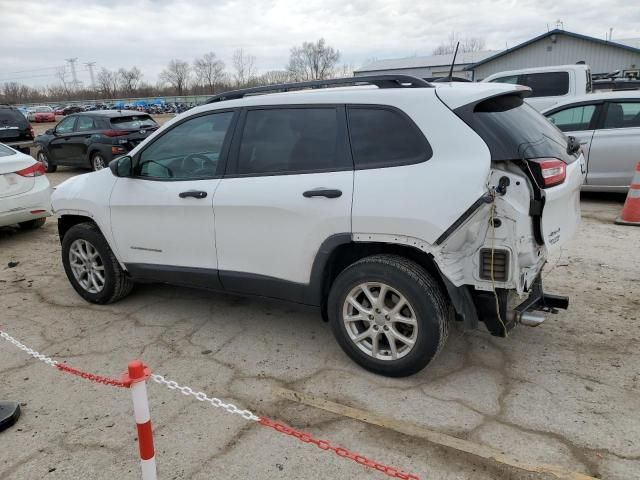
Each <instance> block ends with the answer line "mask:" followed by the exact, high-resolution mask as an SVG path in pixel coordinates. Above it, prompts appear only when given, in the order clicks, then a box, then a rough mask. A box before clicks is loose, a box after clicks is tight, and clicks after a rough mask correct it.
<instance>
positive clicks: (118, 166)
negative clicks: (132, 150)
mask: <svg viewBox="0 0 640 480" xmlns="http://www.w3.org/2000/svg"><path fill="white" fill-rule="evenodd" d="M131 167H132V161H131V157H129V156H128V155H127V156H124V157H118V158H116V159H114V160H111V161H110V162H109V169H110V170H111V173H113V174H114V175H115V176H116V177H131V176H132V174H133V172H132V168H131Z"/></svg>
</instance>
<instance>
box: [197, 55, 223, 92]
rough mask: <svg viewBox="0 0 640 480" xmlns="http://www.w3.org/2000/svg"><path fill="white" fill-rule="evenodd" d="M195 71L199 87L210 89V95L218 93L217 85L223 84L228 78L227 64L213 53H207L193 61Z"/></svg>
mask: <svg viewBox="0 0 640 480" xmlns="http://www.w3.org/2000/svg"><path fill="white" fill-rule="evenodd" d="M193 69H194V70H195V73H196V79H197V81H198V83H199V85H203V86H205V87H207V88H208V90H209V92H210V93H215V92H216V85H218V84H220V83H221V82H223V81H224V80H225V78H226V76H227V74H226V72H225V71H224V69H225V64H224V62H223V61H222V60H220V59H218V58H217V57H216V54H215V53H213V52H209V53H205V54H204V55H203V56H202V57H200V58H196V59H195V60H194V61H193Z"/></svg>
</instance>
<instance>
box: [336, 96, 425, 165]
mask: <svg viewBox="0 0 640 480" xmlns="http://www.w3.org/2000/svg"><path fill="white" fill-rule="evenodd" d="M348 111H349V137H350V139H351V152H352V154H353V160H354V163H355V167H356V169H364V168H381V167H393V166H399V165H410V164H414V163H420V162H424V161H425V160H428V159H429V158H431V155H432V150H431V146H430V145H429V143H428V142H427V140H426V139H425V138H424V135H422V132H421V131H420V130H419V129H418V127H417V126H416V125H415V124H413V122H411V121H410V120H409V119H408V118H407V117H406V116H405V115H403V114H401V113H400V112H398V111H396V110H391V109H388V108H383V107H359V106H352V107H349V108H348Z"/></svg>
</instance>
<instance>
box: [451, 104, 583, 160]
mask: <svg viewBox="0 0 640 480" xmlns="http://www.w3.org/2000/svg"><path fill="white" fill-rule="evenodd" d="M456 113H457V114H458V116H460V117H461V118H462V119H463V120H464V121H465V122H466V123H467V124H468V125H469V126H470V127H471V128H473V130H474V131H475V132H476V133H477V134H478V135H480V137H481V138H482V139H483V140H484V141H485V143H486V144H487V146H488V147H489V150H490V151H491V159H492V160H494V161H499V160H521V159H530V158H545V157H551V158H558V159H560V160H564V161H565V162H567V163H570V162H573V161H574V160H575V159H576V157H575V156H574V155H571V154H568V153H567V142H568V140H567V137H566V136H565V135H564V134H563V133H562V132H561V131H560V130H558V128H556V127H555V126H554V125H552V124H551V123H550V122H549V121H548V120H547V119H546V118H545V117H544V116H542V115H541V114H539V113H538V112H537V111H536V110H535V109H533V108H532V107H531V106H529V105H528V104H526V103H525V102H524V101H523V100H522V97H520V95H501V96H499V97H495V98H490V99H487V100H483V101H481V102H480V103H478V104H476V105H471V106H465V107H461V108H459V109H457V110H456Z"/></svg>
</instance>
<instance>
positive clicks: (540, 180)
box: [53, 75, 584, 376]
mask: <svg viewBox="0 0 640 480" xmlns="http://www.w3.org/2000/svg"><path fill="white" fill-rule="evenodd" d="M345 84H349V85H351V86H347V87H345V86H344V85H345ZM336 86H338V87H339V88H327V87H336ZM274 91H275V92H278V93H273V92H274ZM529 91H530V90H529V89H527V88H525V87H519V86H513V85H504V84H496V83H484V84H464V83H451V84H439V85H437V88H436V87H434V86H433V85H431V84H429V83H427V82H426V81H424V80H421V79H418V78H414V77H407V76H390V75H387V76H374V77H358V78H350V79H338V80H331V81H318V82H306V83H301V84H288V85H277V86H269V87H258V88H253V89H246V90H239V91H234V92H227V93H224V94H221V95H219V96H217V97H213V98H212V99H211V100H210V101H209V102H208V103H207V104H206V105H203V106H201V107H198V108H194V109H192V110H189V111H188V112H185V113H184V114H182V115H179V116H177V117H176V118H175V119H173V120H172V121H170V122H168V123H167V124H165V125H164V126H163V127H162V128H160V129H159V130H158V131H156V132H155V133H154V134H153V135H151V136H150V137H149V138H147V139H146V140H145V141H144V142H142V143H141V144H140V145H138V146H137V147H136V148H135V149H134V150H133V151H132V152H131V153H130V155H128V156H125V157H120V158H118V159H116V160H114V161H113V162H112V163H111V164H110V168H109V169H105V170H103V171H99V172H95V173H91V174H87V175H81V176H77V177H75V178H72V179H69V180H67V181H66V182H65V183H63V184H62V185H61V186H59V187H58V188H57V190H56V192H55V194H54V196H53V207H54V210H55V212H56V213H57V214H58V215H59V232H60V239H61V242H62V260H63V263H64V268H65V271H66V274H67V276H68V278H69V280H70V282H71V284H72V285H73V287H74V288H75V290H76V291H77V292H78V293H79V294H80V295H81V296H82V297H84V298H85V299H86V300H88V301H89V302H93V303H109V302H115V301H117V300H119V299H121V298H122V297H124V296H125V295H127V294H129V292H130V291H131V289H132V287H133V285H134V283H135V282H164V283H171V284H177V285H188V286H194V287H201V288H206V289H214V290H222V291H228V292H234V293H241V294H253V295H261V296H266V297H275V298H279V299H285V300H290V301H293V302H297V303H302V304H307V305H313V306H318V307H320V309H321V312H322V315H323V318H325V319H328V321H329V322H330V323H331V327H332V330H333V332H334V334H335V336H336V338H337V340H338V342H339V343H340V345H341V347H342V348H343V349H344V351H345V352H346V353H347V354H348V355H349V356H350V357H351V358H352V359H353V360H354V361H356V362H357V363H359V364H360V365H362V366H363V367H364V368H366V369H369V370H371V371H374V372H377V373H380V374H383V375H389V376H403V375H410V374H412V373H415V372H417V371H419V370H420V369H422V368H423V367H425V366H426V365H427V364H428V363H429V362H430V361H431V360H432V359H433V358H434V357H435V356H436V355H437V353H438V352H439V351H440V350H441V348H442V347H443V345H444V343H445V341H446V338H447V333H448V328H449V326H448V325H449V321H450V320H452V319H455V320H458V321H461V322H464V325H465V327H467V328H475V327H476V326H477V325H478V323H479V322H483V323H484V324H485V325H486V327H487V328H488V330H489V331H490V332H491V333H492V334H494V335H497V336H505V335H506V332H507V331H508V330H509V329H511V328H512V327H514V325H516V324H517V323H524V324H527V325H537V324H539V323H541V322H542V321H543V320H544V312H554V313H555V311H556V309H557V308H567V305H568V300H567V298H566V297H560V296H555V295H549V294H546V293H544V292H543V290H542V284H541V277H540V272H541V269H542V267H543V265H544V264H545V261H546V259H547V257H548V256H549V255H550V252H552V251H553V250H556V249H558V248H559V247H560V246H561V245H563V244H564V243H565V242H566V241H567V240H568V239H569V238H571V236H572V235H573V234H574V232H575V230H576V228H577V225H578V223H579V219H580V206H579V190H580V185H581V183H582V181H583V175H584V174H583V172H584V159H583V158H582V155H581V154H580V153H579V145H577V144H576V142H573V141H571V139H567V137H565V136H564V135H563V134H562V133H561V132H560V131H559V130H558V129H557V128H556V127H554V126H553V125H551V124H550V123H549V122H548V121H547V120H546V119H545V118H544V117H542V116H541V115H539V114H538V113H537V112H536V111H534V110H533V109H532V108H531V107H529V106H528V105H526V104H524V103H523V101H522V98H523V97H524V96H525V95H526V94H527V93H528V92H529ZM269 92H271V93H269ZM541 311H542V313H541Z"/></svg>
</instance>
